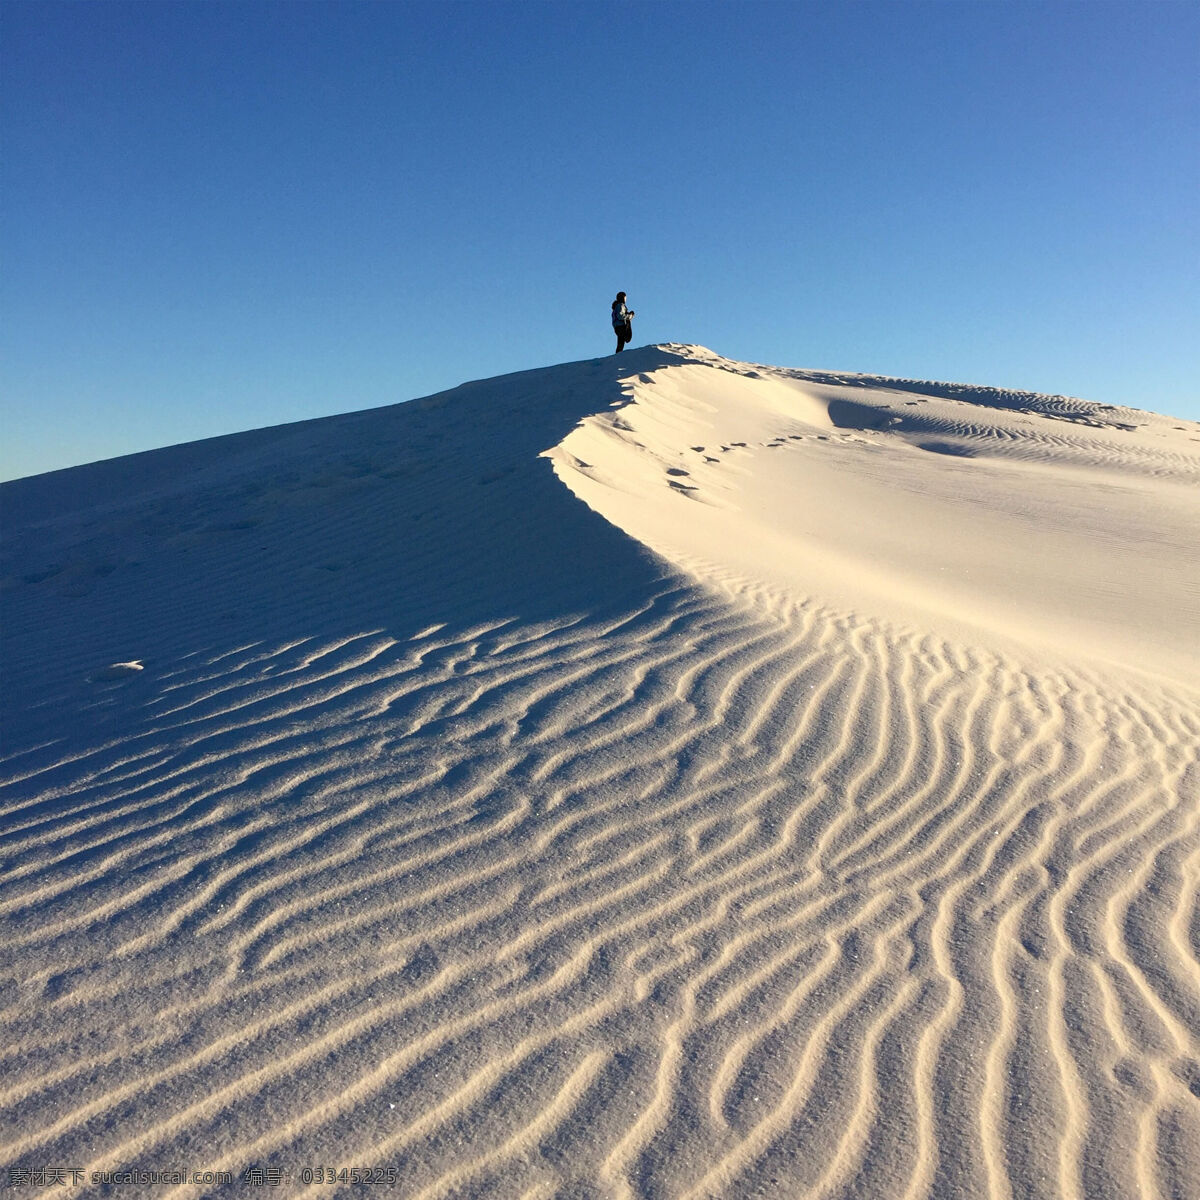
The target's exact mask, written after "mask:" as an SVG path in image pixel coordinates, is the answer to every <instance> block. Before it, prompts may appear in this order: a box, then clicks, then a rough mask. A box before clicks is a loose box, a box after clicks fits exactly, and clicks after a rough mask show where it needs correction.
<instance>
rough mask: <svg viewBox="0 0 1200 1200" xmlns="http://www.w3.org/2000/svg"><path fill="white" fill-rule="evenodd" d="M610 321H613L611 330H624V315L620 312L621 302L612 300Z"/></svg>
mask: <svg viewBox="0 0 1200 1200" xmlns="http://www.w3.org/2000/svg"><path fill="white" fill-rule="evenodd" d="M612 321H613V328H614V329H624V328H625V316H624V314H623V313H622V312H621V302H620V300H614V301H613V306H612Z"/></svg>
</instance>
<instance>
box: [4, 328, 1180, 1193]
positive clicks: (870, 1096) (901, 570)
mask: <svg viewBox="0 0 1200 1200" xmlns="http://www.w3.org/2000/svg"><path fill="white" fill-rule="evenodd" d="M1198 483H1200V426H1198V425H1196V424H1195V423H1190V422H1185V421H1178V420H1174V419H1168V418H1165V417H1159V416H1155V415H1153V414H1149V413H1144V412H1140V411H1136V410H1132V409H1113V408H1109V407H1106V406H1101V405H1096V404H1090V403H1087V402H1084V401H1079V400H1072V399H1067V398H1063V397H1046V396H1036V395H1030V394H1025V393H1015V392H1005V391H1000V390H997V389H991V388H973V387H966V386H955V385H946V384H936V383H924V382H913V381H901V380H885V379H876V378H870V377H865V376H853V375H845V376H837V375H831V374H828V373H818V372H805V371H786V370H781V369H776V368H769V367H761V366H750V365H747V364H742V363H735V362H730V361H728V360H725V359H722V358H720V357H719V356H717V355H714V354H712V353H711V352H709V351H706V350H703V349H701V348H698V347H683V346H669V347H649V348H646V349H644V350H639V351H633V352H626V353H625V354H623V355H622V356H621V357H620V358H619V359H603V360H595V361H591V362H584V363H578V364H569V365H567V366H562V367H554V368H549V369H546V370H542V371H534V372H528V373H524V374H520V375H515V376H508V377H504V378H500V379H495V380H488V381H484V382H481V383H476V384H470V385H467V386H465V387H464V388H461V389H457V390H456V391H454V392H450V393H446V394H443V395H440V396H436V397H431V398H429V399H427V400H422V401H415V402H412V403H410V404H406V405H400V406H396V407H393V408H388V409H381V410H376V411H373V412H367V413H360V414H354V415H351V416H345V417H335V418H329V419H327V420H323V421H316V422H307V423H304V424H300V425H292V426H285V427H281V428H278V429H272V430H263V431H259V432H257V433H253V434H244V435H235V436H232V437H228V438H221V439H215V440H212V441H208V442H201V443H195V444H193V445H190V446H184V447H177V448H174V449H171V450H164V451H156V452H152V453H150V454H146V455H138V456H134V457H131V458H127V459H121V460H113V461H111V462H109V463H101V464H96V465H95V466H92V467H82V468H75V469H72V470H70V471H64V472H58V473H55V474H53V475H47V476H40V477H36V478H34V479H30V480H23V481H18V482H16V483H13V484H7V485H4V487H3V489H2V491H0V500H2V503H3V506H4V509H3V511H4V533H5V544H4V558H3V564H2V578H3V586H4V592H3V610H2V615H3V637H4V675H5V682H4V694H3V713H2V715H3V721H4V726H3V728H4V747H3V751H4V757H3V763H2V764H0V777H2V780H3V789H2V791H0V813H2V814H3V815H2V818H0V1031H2V1032H0V1047H2V1055H0V1106H2V1108H0V1162H2V1164H3V1165H4V1166H6V1167H8V1168H9V1170H10V1171H12V1170H22V1171H23V1170H37V1169H39V1168H42V1167H46V1166H68V1167H72V1166H73V1167H79V1168H81V1169H84V1170H86V1171H89V1172H90V1171H93V1170H124V1169H130V1168H147V1169H154V1168H156V1167H157V1168H159V1169H163V1168H167V1167H170V1168H180V1169H182V1168H187V1169H192V1170H198V1171H229V1172H231V1173H233V1174H234V1175H235V1176H238V1175H240V1174H241V1173H242V1172H244V1171H245V1170H246V1169H247V1168H249V1167H251V1166H255V1165H257V1166H259V1167H262V1168H264V1169H273V1170H279V1171H280V1172H282V1173H286V1175H287V1176H288V1177H290V1180H291V1182H290V1185H289V1191H290V1192H292V1193H299V1192H301V1191H304V1190H306V1188H305V1185H304V1184H303V1182H302V1177H301V1173H302V1171H303V1170H304V1169H305V1168H314V1167H329V1166H334V1167H341V1166H347V1167H351V1166H364V1167H366V1166H379V1167H383V1168H389V1169H391V1170H393V1171H394V1173H395V1184H394V1186H393V1188H392V1189H391V1194H400V1195H404V1196H487V1197H491V1196H498V1197H499V1196H512V1197H533V1196H545V1197H550V1196H562V1197H567V1196H571V1197H607V1196H612V1197H685V1196H692V1197H708V1196H729V1197H742V1196H754V1195H769V1196H779V1197H798V1196H813V1197H831V1198H832V1197H913V1198H916V1197H926V1196H936V1197H943V1198H950V1197H976V1196H978V1197H997V1198H1001V1197H1003V1198H1007V1197H1022V1198H1024V1197H1059V1196H1061V1197H1079V1198H1086V1200H1093V1198H1096V1197H1113V1198H1114V1200H1117V1198H1124V1197H1135V1196H1136V1197H1141V1196H1144V1197H1197V1196H1200V1185H1198V1184H1197V1180H1200V915H1198V904H1197V900H1198V894H1200V556H1198V554H1197V550H1196V541H1197V537H1196V531H1197V529H1200V488H1197V484H1198ZM237 1186H240V1185H234V1187H235V1188H236V1187H237ZM137 1190H138V1189H137V1187H136V1186H132V1187H124V1188H122V1189H121V1192H122V1194H134V1193H136V1192H137ZM142 1190H143V1191H145V1193H146V1194H151V1193H152V1194H154V1195H156V1196H157V1195H166V1194H176V1193H177V1194H179V1195H181V1196H183V1195H187V1196H191V1197H195V1196H197V1195H200V1194H204V1190H203V1189H202V1188H198V1187H196V1186H191V1185H186V1186H180V1187H178V1188H175V1189H172V1188H171V1187H169V1186H156V1187H147V1188H144V1189H142ZM309 1190H311V1191H312V1192H313V1193H314V1194H319V1195H330V1194H333V1192H334V1190H335V1189H331V1188H330V1187H329V1186H327V1185H325V1186H317V1185H313V1186H312V1187H311V1189H309ZM347 1190H348V1191H353V1192H355V1193H356V1194H357V1192H358V1191H361V1189H352V1188H350V1187H349V1185H347ZM212 1194H216V1195H219V1194H229V1189H222V1188H215V1189H212Z"/></svg>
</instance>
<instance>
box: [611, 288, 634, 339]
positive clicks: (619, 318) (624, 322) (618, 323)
mask: <svg viewBox="0 0 1200 1200" xmlns="http://www.w3.org/2000/svg"><path fill="white" fill-rule="evenodd" d="M612 321H613V332H614V333H615V334H616V335H617V353H618V354H620V353H621V351H622V350H624V349H625V347H626V346H627V345H628V344H629V343H630V342H631V341H633V313H632V312H631V311H630V310H629V309H627V308H626V307H625V293H624V292H618V293H617V298H616V299H615V300H614V301H613V303H612Z"/></svg>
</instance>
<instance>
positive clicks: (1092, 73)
mask: <svg viewBox="0 0 1200 1200" xmlns="http://www.w3.org/2000/svg"><path fill="white" fill-rule="evenodd" d="M0 56H2V62H0V88H2V89H3V93H2V96H0V100H2V116H0V120H2V142H0V154H2V159H3V167H2V168H0V169H2V172H3V196H2V201H3V208H2V210H0V219H2V220H0V238H2V259H0V268H2V272H3V280H2V283H0V287H2V288H3V293H2V299H3V322H2V326H0V371H2V375H0V380H2V387H3V390H2V399H0V405H2V408H0V422H2V426H3V428H2V437H0V445H2V451H0V476H2V477H5V478H11V477H14V476H21V475H27V474H33V473H37V472H40V471H45V470H50V469H54V468H57V467H61V466H67V465H71V464H74V463H79V462H86V461H91V460H95V459H99V458H107V457H111V456H113V455H116V454H122V453H128V452H131V451H135V450H141V449H148V448H151V447H154V446H161V445H168V444H173V443H177V442H181V441H189V440H192V439H195V438H199V437H206V436H213V435H218V434H222V433H228V432H233V431H234V430H239V429H248V428H257V427H260V426H264V425H271V424H277V423H280V422H284V421H292V420H299V419H303V418H306V417H312V416H323V415H326V414H330V413H335V412H344V411H349V410H354V409H361V408H368V407H373V406H376V405H381V404H389V403H393V402H395V401H398V400H405V399H409V398H412V397H414V396H419V395H424V394H427V393H429V392H432V391H437V390H440V389H442V388H446V387H451V386H454V385H455V384H457V383H460V382H462V381H464V380H467V379H475V378H482V377H487V376H491V375H498V374H503V373H505V372H509V371H516V370H522V369H525V368H528V367H536V366H543V365H547V364H550V363H556V362H563V361H569V360H574V359H579V358H587V357H591V356H593V355H599V354H605V353H608V352H609V351H610V350H611V349H612V346H611V345H610V342H611V336H610V332H609V327H608V308H609V304H610V302H611V300H612V297H613V295H614V293H615V292H616V291H617V289H619V288H620V289H623V290H625V291H627V292H628V293H629V301H630V304H631V306H632V307H633V308H635V309H636V310H637V312H638V317H637V320H636V321H635V325H634V334H635V337H634V344H635V345H640V344H643V343H645V342H660V341H680V342H698V343H702V344H704V345H707V346H709V347H711V348H712V349H714V350H716V351H718V352H719V353H721V354H724V355H727V356H729V357H731V358H739V359H747V360H751V361H757V362H766V363H773V364H777V365H782V366H795V367H814V368H828V369H837V370H846V371H863V372H877V373H884V374H892V375H902V376H910V377H919V378H933V379H942V380H956V381H966V382H975V383H987V384H994V385H999V386H1008V387H1020V388H1028V389H1032V390H1037V391H1061V392H1067V393H1070V394H1073V395H1078V396H1083V397H1085V398H1088V399H1094V400H1099V401H1103V402H1106V403H1118V404H1133V405H1136V406H1138V407H1145V408H1153V409H1156V410H1158V411H1163V412H1169V413H1172V414H1175V415H1180V416H1190V417H1193V418H1198V419H1200V386H1198V384H1197V379H1198V378H1200V370H1198V368H1200V337H1197V336H1196V335H1197V331H1198V330H1200V283H1198V276H1200V219H1198V212H1197V209H1198V203H1197V197H1198V196H1200V83H1198V82H1197V80H1198V76H1200V73H1198V72H1197V71H1196V69H1195V68H1196V63H1197V61H1198V60H1200V5H1196V4H1193V3H1190V2H1189V3H1174V2H1160V3H1156V2H1153V0H1143V2H1139V3H1136V4H1107V3H1102V2H1100V3H1098V2H1094V0H1093V2H1085V3H1075V4H1067V3H1038V4H1023V3H1002V4H1001V3H995V4H993V3H980V2H963V3H956V4H943V3H896V2H889V3H884V4H869V3H865V4H849V3H844V4H843V3H839V4H807V3H786V2H782V0H771V2H767V3H738V2H729V3H707V2H704V0H697V2H692V3H662V2H658V0H638V2H637V3H632V4H626V3H622V2H620V0H607V2H606V3H603V4H596V3H592V2H591V0H586V2H584V0H581V2H578V3H577V2H573V0H571V2H567V0H563V2H555V3H546V2H539V0H524V2H522V3H519V4H508V3H505V2H503V0H496V2H492V0H489V2H488V3H479V4H477V3H454V2H442V3H435V4H419V3H418V4H407V3H406V4H400V3H387V2H384V0H380V2H373V3H363V4H359V3H350V2H345V3H341V2H339V3H306V2H303V0H289V2H285V3H279V4H276V3H270V2H267V0H257V2H249V3H223V2H221V0H215V2H213V0H202V2H200V3H172V2H153V3H151V2H144V0H139V2H138V3H132V4H126V3H122V2H116V0H102V2H97V3H69V4H60V3H54V2H45V0H37V2H33V3H28V2H24V0H5V2H4V3H3V4H2V5H0Z"/></svg>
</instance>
